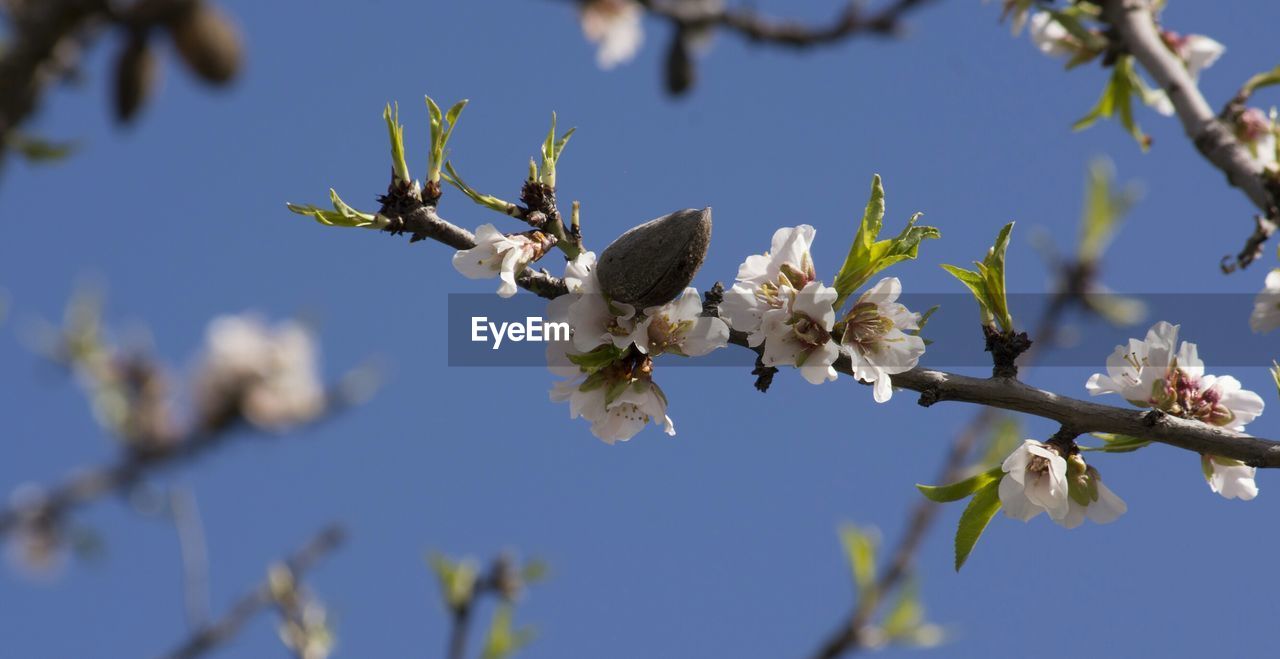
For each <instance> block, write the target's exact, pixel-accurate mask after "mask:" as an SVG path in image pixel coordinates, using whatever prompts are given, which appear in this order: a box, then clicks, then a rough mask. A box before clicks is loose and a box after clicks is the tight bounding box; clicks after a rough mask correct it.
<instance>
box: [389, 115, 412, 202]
mask: <svg viewBox="0 0 1280 659" xmlns="http://www.w3.org/2000/svg"><path fill="white" fill-rule="evenodd" d="M382 119H383V120H384V121H386V122H387V135H388V137H389V138H390V140H391V171H392V173H393V174H394V175H395V177H396V181H398V182H401V183H408V182H410V181H411V180H412V179H410V178H409V164H408V163H406V162H405V160H404V126H402V125H400V104H399V103H397V104H396V105H395V109H394V110H392V105H391V104H390V103H387V107H386V108H385V109H383V111H382Z"/></svg>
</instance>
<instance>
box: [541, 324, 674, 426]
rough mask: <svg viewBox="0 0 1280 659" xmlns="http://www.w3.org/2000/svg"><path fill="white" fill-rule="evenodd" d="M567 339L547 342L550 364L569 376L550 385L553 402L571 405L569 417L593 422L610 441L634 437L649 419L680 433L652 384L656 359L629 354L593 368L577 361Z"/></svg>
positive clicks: (552, 368) (557, 373)
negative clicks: (591, 369) (574, 361)
mask: <svg viewBox="0 0 1280 659" xmlns="http://www.w3.org/2000/svg"><path fill="white" fill-rule="evenodd" d="M574 354H575V353H573V351H572V345H571V344H570V343H569V342H567V341H553V342H550V343H548V344H547V364H548V367H549V368H550V369H551V371H552V372H553V373H555V374H556V375H560V376H562V377H565V378H568V379H566V380H563V381H560V382H557V383H556V384H555V385H554V386H553V387H552V389H551V400H552V401H553V402H568V403H569V418H571V419H577V418H579V417H581V418H583V419H585V420H587V421H588V422H590V423H591V433H592V434H593V435H595V436H596V437H598V438H600V439H601V440H602V441H604V442H605V443H607V444H613V443H614V442H617V441H626V440H628V439H631V438H632V437H634V436H635V435H636V433H638V432H640V431H641V430H643V429H644V427H645V426H646V425H648V424H649V422H650V421H652V422H654V423H656V424H658V425H661V426H662V428H663V431H664V432H666V433H667V434H668V435H674V434H676V431H675V424H674V423H672V421H671V417H669V416H667V397H666V395H665V394H664V393H663V392H662V389H661V388H660V387H658V385H657V384H656V383H655V382H653V362H652V360H651V359H649V357H647V356H645V355H642V354H640V353H638V352H634V351H631V352H628V353H625V354H623V355H622V356H621V357H619V358H617V359H615V360H614V361H612V362H610V363H607V364H605V365H603V366H601V367H599V368H597V369H596V370H594V371H592V372H588V371H587V370H585V369H584V368H583V367H581V366H579V365H578V364H575V363H573V357H571V355H574Z"/></svg>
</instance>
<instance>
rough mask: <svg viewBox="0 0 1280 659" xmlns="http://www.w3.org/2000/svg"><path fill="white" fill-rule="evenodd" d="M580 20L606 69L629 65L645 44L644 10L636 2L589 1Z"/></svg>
mask: <svg viewBox="0 0 1280 659" xmlns="http://www.w3.org/2000/svg"><path fill="white" fill-rule="evenodd" d="M579 17H580V19H581V22H582V34H583V35H584V36H586V38H587V41H590V42H591V43H593V44H596V64H597V65H599V66H600V68H602V69H612V68H613V67H615V66H617V65H619V64H624V63H626V62H629V61H630V60H631V59H632V58H634V57H635V56H636V53H637V52H639V51H640V46H641V45H642V44H643V43H644V25H643V22H642V21H643V18H644V8H643V7H641V6H640V3H638V2H635V1H634V0H587V1H586V2H584V3H583V4H582V8H581V11H580V14H579Z"/></svg>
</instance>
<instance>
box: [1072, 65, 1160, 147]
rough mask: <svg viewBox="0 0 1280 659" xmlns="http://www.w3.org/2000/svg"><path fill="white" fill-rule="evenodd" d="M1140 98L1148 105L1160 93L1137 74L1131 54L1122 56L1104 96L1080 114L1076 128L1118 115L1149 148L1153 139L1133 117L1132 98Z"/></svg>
mask: <svg viewBox="0 0 1280 659" xmlns="http://www.w3.org/2000/svg"><path fill="white" fill-rule="evenodd" d="M1135 96H1136V97H1138V99H1139V100H1141V101H1142V102H1143V103H1145V104H1147V105H1154V104H1155V103H1157V102H1159V99H1160V98H1161V92H1159V91H1158V90H1154V89H1150V88H1149V87H1148V86H1147V84H1146V83H1145V82H1144V81H1143V80H1142V76H1140V75H1138V72H1137V69H1135V68H1134V65H1133V57H1132V56H1131V55H1121V56H1120V57H1118V58H1117V59H1116V62H1115V65H1114V66H1113V67H1112V69H1111V77H1110V78H1109V79H1108V80H1107V86H1106V87H1104V88H1103V90H1102V96H1101V97H1100V98H1099V99H1098V102H1097V104H1095V105H1094V106H1093V109H1092V110H1090V111H1089V114H1086V115H1085V116H1083V117H1081V118H1080V119H1079V120H1077V121H1076V122H1075V124H1073V125H1072V129H1074V130H1084V129H1085V128H1088V127H1089V126H1092V125H1093V124H1094V123H1095V122H1096V121H1097V120H1098V119H1109V118H1113V117H1118V119H1119V121H1120V125H1121V126H1123V127H1124V128H1125V130H1127V131H1129V134H1130V135H1132V136H1133V139H1134V140H1136V141H1137V142H1138V146H1140V147H1142V150H1143V151H1146V150H1147V149H1148V148H1149V147H1150V146H1151V138H1149V137H1147V135H1146V134H1145V133H1143V132H1142V129H1141V128H1140V127H1139V126H1138V123H1137V121H1136V120H1135V119H1134V118H1133V97H1135Z"/></svg>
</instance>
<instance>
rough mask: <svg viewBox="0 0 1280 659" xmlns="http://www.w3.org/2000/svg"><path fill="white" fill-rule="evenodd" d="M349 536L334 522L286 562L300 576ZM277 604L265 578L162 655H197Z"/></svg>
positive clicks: (179, 658)
mask: <svg viewBox="0 0 1280 659" xmlns="http://www.w3.org/2000/svg"><path fill="white" fill-rule="evenodd" d="M345 537H346V532H345V531H343V529H342V527H341V526H338V525H331V526H329V527H326V528H325V529H324V530H322V531H321V532H320V533H318V534H316V536H315V537H313V538H312V539H311V541H310V542H308V543H307V544H306V545H305V546H303V547H302V549H299V550H298V551H297V552H295V553H294V554H293V555H292V556H290V557H289V558H288V559H287V560H286V561H285V566H286V567H287V568H288V569H289V572H290V573H292V574H293V575H295V577H297V578H299V580H300V579H301V576H302V574H303V573H304V572H307V571H308V570H310V569H312V568H313V567H315V566H316V564H318V563H319V562H320V560H321V559H323V558H324V557H325V556H327V555H328V554H329V553H331V552H332V551H333V550H334V549H337V548H338V546H339V545H341V544H342V541H343V540H344V539H345ZM274 605H275V597H274V594H273V593H272V591H271V584H270V583H269V582H265V581H264V582H263V583H261V584H259V585H258V587H257V588H254V589H253V591H251V592H249V593H247V594H245V595H244V596H242V597H241V598H240V599H239V600H237V601H236V603H235V604H233V605H232V606H231V609H230V610H228V611H227V613H226V615H224V616H223V617H222V618H220V619H218V620H217V621H215V622H213V623H211V624H209V625H205V626H203V627H201V628H200V629H198V630H196V632H195V633H193V634H192V635H191V636H190V637H188V638H187V639H186V640H185V641H183V642H182V643H181V644H179V645H178V646H177V647H176V648H174V649H173V650H171V651H170V652H168V653H166V654H164V655H162V657H163V659H194V658H195V657H199V656H201V655H203V654H205V653H206V652H208V651H209V650H212V649H214V648H216V647H218V646H219V645H222V644H223V643H226V642H227V641H229V640H231V639H232V638H235V636H236V634H238V633H239V632H240V629H241V628H242V627H244V625H245V623H247V622H249V620H250V619H252V618H253V617H254V616H255V615H257V614H258V613H260V612H262V611H264V610H266V609H269V608H271V607H272V606H274Z"/></svg>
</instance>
